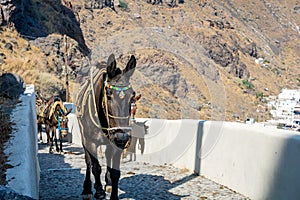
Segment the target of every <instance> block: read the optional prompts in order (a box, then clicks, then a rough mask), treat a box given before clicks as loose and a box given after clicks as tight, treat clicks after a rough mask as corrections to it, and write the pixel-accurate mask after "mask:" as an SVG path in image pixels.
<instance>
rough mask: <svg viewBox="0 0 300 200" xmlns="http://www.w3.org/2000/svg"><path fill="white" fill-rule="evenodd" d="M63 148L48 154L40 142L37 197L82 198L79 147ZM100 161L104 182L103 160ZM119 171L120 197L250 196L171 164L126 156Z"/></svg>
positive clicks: (82, 170) (188, 198)
mask: <svg viewBox="0 0 300 200" xmlns="http://www.w3.org/2000/svg"><path fill="white" fill-rule="evenodd" d="M63 148H64V151H65V152H66V153H65V154H58V153H54V154H49V153H48V151H49V147H48V146H47V145H45V144H39V154H38V158H39V162H40V168H41V177H40V200H57V199H60V200H63V199H68V200H77V199H81V192H82V184H83V180H84V177H85V168H86V166H85V161H84V154H83V150H82V147H81V146H78V145H75V144H70V143H67V142H65V143H64V147H63ZM102 163H103V167H102V169H103V172H102V176H101V178H102V180H103V184H104V173H105V169H106V167H105V160H104V159H103V161H102ZM121 171H122V173H121V179H120V182H119V188H120V190H119V198H120V199H122V200H125V199H128V200H132V199H135V200H148V199H149V200H150V199H151V200H179V199H182V200H192V199H201V200H203V199H220V200H223V199H226V200H229V199H235V200H237V199H238V200H240V199H241V200H242V199H249V198H246V197H244V196H243V195H241V194H238V193H236V192H234V191H232V190H230V189H228V188H226V187H224V186H222V185H219V184H217V183H215V182H213V181H211V180H208V179H206V178H205V177H202V176H195V175H193V174H192V173H191V172H190V171H188V170H186V169H178V168H175V167H173V166H171V165H164V166H157V165H151V164H149V163H142V162H131V161H130V162H129V160H127V159H126V158H125V159H124V160H123V162H122V164H121ZM107 198H108V199H109V194H108V195H107Z"/></svg>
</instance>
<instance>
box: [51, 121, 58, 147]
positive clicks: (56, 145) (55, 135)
mask: <svg viewBox="0 0 300 200" xmlns="http://www.w3.org/2000/svg"><path fill="white" fill-rule="evenodd" d="M52 132H53V134H54V141H55V147H56V152H59V148H58V143H57V134H56V127H55V126H53V129H52Z"/></svg>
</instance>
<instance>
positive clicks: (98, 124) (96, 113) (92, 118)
mask: <svg viewBox="0 0 300 200" xmlns="http://www.w3.org/2000/svg"><path fill="white" fill-rule="evenodd" d="M93 70H94V66H92V67H91V70H90V79H91V82H90V84H91V91H92V101H93V104H94V107H95V114H94V115H95V117H96V120H97V121H95V120H94V117H93V116H92V113H91V112H89V113H90V118H91V120H92V122H93V123H94V125H95V126H97V127H98V128H102V127H101V124H100V120H99V117H98V111H97V105H96V100H95V90H94V82H93ZM99 74H101V73H99ZM89 107H90V105H89ZM89 110H90V111H91V108H90V109H89Z"/></svg>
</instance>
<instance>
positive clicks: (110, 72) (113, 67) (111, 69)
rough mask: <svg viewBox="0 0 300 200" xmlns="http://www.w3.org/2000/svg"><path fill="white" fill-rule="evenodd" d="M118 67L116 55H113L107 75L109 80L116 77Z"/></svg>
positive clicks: (110, 58) (108, 62) (108, 65)
mask: <svg viewBox="0 0 300 200" xmlns="http://www.w3.org/2000/svg"><path fill="white" fill-rule="evenodd" d="M116 67H117V62H116V59H115V55H114V54H111V55H110V56H109V57H108V60H107V67H106V71H107V74H108V77H109V78H113V77H114V76H115V71H116Z"/></svg>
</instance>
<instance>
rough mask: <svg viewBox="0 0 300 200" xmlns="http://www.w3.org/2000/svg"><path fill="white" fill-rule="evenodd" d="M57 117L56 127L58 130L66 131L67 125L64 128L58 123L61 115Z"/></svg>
mask: <svg viewBox="0 0 300 200" xmlns="http://www.w3.org/2000/svg"><path fill="white" fill-rule="evenodd" d="M57 118H58V119H57V129H58V130H59V131H68V130H69V128H68V126H66V128H62V127H61V125H60V121H61V118H63V116H57Z"/></svg>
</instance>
